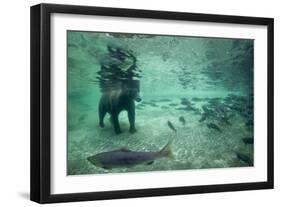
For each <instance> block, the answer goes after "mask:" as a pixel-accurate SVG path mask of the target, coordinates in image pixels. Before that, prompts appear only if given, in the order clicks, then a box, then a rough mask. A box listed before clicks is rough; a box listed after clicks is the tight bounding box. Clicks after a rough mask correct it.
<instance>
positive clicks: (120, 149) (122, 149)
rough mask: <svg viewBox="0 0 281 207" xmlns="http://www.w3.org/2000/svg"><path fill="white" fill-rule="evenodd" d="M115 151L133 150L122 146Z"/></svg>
mask: <svg viewBox="0 0 281 207" xmlns="http://www.w3.org/2000/svg"><path fill="white" fill-rule="evenodd" d="M113 151H122V152H131V150H129V149H128V148H127V147H121V148H119V149H116V150H113Z"/></svg>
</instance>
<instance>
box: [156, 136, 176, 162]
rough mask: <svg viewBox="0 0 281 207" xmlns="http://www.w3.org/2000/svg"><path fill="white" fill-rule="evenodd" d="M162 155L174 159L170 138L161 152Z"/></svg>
mask: <svg viewBox="0 0 281 207" xmlns="http://www.w3.org/2000/svg"><path fill="white" fill-rule="evenodd" d="M159 153H160V154H161V155H162V156H165V157H168V158H170V159H174V158H175V156H174V154H173V152H172V140H170V141H169V142H168V143H167V144H166V145H165V146H164V147H163V148H162V149H161V150H160V152H159Z"/></svg>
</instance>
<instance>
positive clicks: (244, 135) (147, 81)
mask: <svg viewBox="0 0 281 207" xmlns="http://www.w3.org/2000/svg"><path fill="white" fill-rule="evenodd" d="M67 36H68V44H67V51H68V57H67V61H68V62H67V65H68V68H67V69H68V72H67V74H68V99H67V101H68V113H67V120H68V126H67V129H68V136H67V143H68V155H67V159H68V163H67V168H68V169H67V172H68V175H80V174H96V173H118V172H136V171H153V170H157V171H159V170H182V169H203V168H229V167H248V166H253V164H254V157H253V150H254V149H253V97H254V95H253V47H254V42H253V40H245V39H223V38H202V37H200V38H199V37H197V38H196V37H180V36H160V35H135V34H118V33H114V34H113V33H98V32H76V31H68V34H67ZM110 50H111V52H110ZM132 60H133V61H132ZM134 61H135V65H133V62H134ZM132 65H133V66H132ZM130 67H134V69H135V71H134V72H132V73H130V74H129V73H127V72H128V70H132V68H131V69H130ZM116 68H117V69H116ZM104 70H105V71H106V72H107V73H102V71H104ZM112 70H120V71H121V73H116V71H113V72H112ZM108 73H109V74H108ZM110 74H111V75H110ZM112 74H113V76H112ZM118 74H121V75H120V77H116V76H119V75H118ZM122 74H126V76H122ZM128 74H129V75H128ZM121 76H122V77H121ZM129 76H134V77H131V78H132V79H134V80H138V81H139V83H140V96H141V98H142V101H140V102H135V105H136V109H135V113H136V117H135V125H136V129H137V132H135V133H130V132H129V122H128V118H127V112H126V111H123V112H121V113H120V115H119V122H120V127H121V130H122V133H121V134H116V133H115V131H114V129H113V126H112V124H111V122H110V119H109V117H110V116H109V114H107V115H106V117H105V120H104V124H105V127H104V128H101V127H100V126H99V117H98V104H99V100H100V97H101V95H102V93H103V92H104V90H106V91H107V92H108V91H109V90H110V89H108V85H110V86H111V89H112V90H116V88H118V87H119V84H118V83H119V82H122V80H123V79H126V78H128V77H129ZM122 78H123V79H122ZM105 86H106V87H107V88H106V87H105ZM105 88H106V89H105ZM118 90H119V88H118ZM115 97H116V96H115ZM117 97H118V96H117ZM168 121H169V122H170V123H171V124H172V126H173V127H174V129H175V130H176V131H175V130H173V129H172V128H171V127H169V125H168ZM170 140H172V145H171V150H172V153H173V154H174V159H169V158H165V157H164V158H161V159H156V160H155V161H154V162H153V163H152V164H149V165H148V164H139V165H135V166H132V167H118V168H112V169H108V168H103V167H99V166H96V165H94V164H92V163H91V162H89V161H88V160H87V158H88V157H90V156H93V155H96V154H98V153H101V152H108V151H112V150H116V149H120V148H122V147H126V148H127V149H130V150H132V151H138V152H152V151H153V152H156V151H159V150H161V149H162V148H163V147H164V146H165V145H166V144H167V143H168V142H169V141H170Z"/></svg>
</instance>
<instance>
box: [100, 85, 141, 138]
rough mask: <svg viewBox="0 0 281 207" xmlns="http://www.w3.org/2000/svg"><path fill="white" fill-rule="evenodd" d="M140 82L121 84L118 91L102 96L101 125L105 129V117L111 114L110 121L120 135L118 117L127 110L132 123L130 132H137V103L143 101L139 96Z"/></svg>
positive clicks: (113, 90) (110, 91)
mask: <svg viewBox="0 0 281 207" xmlns="http://www.w3.org/2000/svg"><path fill="white" fill-rule="evenodd" d="M139 91H140V90H139V81H138V80H128V81H126V82H123V83H122V84H121V87H120V88H118V89H112V90H109V91H107V92H105V93H103V94H102V96H101V99H100V102H99V125H100V126H101V127H104V121H103V120H104V117H105V115H106V113H109V114H110V116H111V117H110V120H111V123H112V124H113V127H114V130H115V133H116V134H120V133H121V132H122V131H121V129H120V125H119V120H118V115H119V113H120V112H121V111H123V110H125V111H127V113H128V119H129V123H130V130H129V131H130V132H131V133H134V132H136V131H137V130H136V128H135V101H137V102H139V101H141V98H140V96H139Z"/></svg>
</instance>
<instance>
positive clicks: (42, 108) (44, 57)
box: [30, 4, 274, 203]
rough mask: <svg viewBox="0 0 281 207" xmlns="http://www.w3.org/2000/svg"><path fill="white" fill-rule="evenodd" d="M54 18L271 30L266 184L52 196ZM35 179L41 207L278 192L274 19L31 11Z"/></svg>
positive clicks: (52, 8)
mask: <svg viewBox="0 0 281 207" xmlns="http://www.w3.org/2000/svg"><path fill="white" fill-rule="evenodd" d="M53 13H67V14H83V15H99V16H112V17H134V18H149V19H165V20H181V21H193V22H207V23H231V24H247V25H264V26H267V35H268V37H267V38H268V39H267V43H268V48H267V60H268V61H267V75H268V80H267V93H268V97H267V104H268V106H267V114H268V117H267V129H268V130H267V181H265V182H249V183H236V184H218V185H203V186H185V187H167V188H153V189H136V190H121V191H106V192H85V193H74V194H51V192H50V189H51V183H50V170H51V160H50V151H51V143H50V136H51V134H50V130H51V114H50V111H51V110H50V107H51V104H50V103H51V90H50V87H51V86H50V79H51V74H50V67H51V65H50V58H51V56H50V52H51V50H50V32H51V22H50V16H51V14H53ZM30 24H31V36H30V42H31V59H30V62H31V106H30V107H31V140H30V142H31V151H30V161H31V169H30V171H31V174H30V192H31V193H30V199H31V200H32V201H35V202H38V203H54V202H70V201H88V200H103V199H118V198H133V197H146V196H165V195H179V194H195V193H211V192H224V191H242V190H255V189H271V188H273V177H274V168H273V166H274V159H273V155H274V151H273V150H274V147H273V130H274V129H273V120H274V117H273V112H274V111H273V110H274V109H273V93H274V91H273V85H274V83H273V80H274V78H273V61H274V60H273V56H274V55H273V51H274V50H273V46H274V42H273V41H274V40H273V39H274V32H273V28H274V20H273V19H272V18H260V17H245V16H227V15H213V14H195V13H182V12H168V11H152V10H136V9H121V8H103V7H89V6H73V5H56V4H39V5H35V6H32V7H31V22H30Z"/></svg>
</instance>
